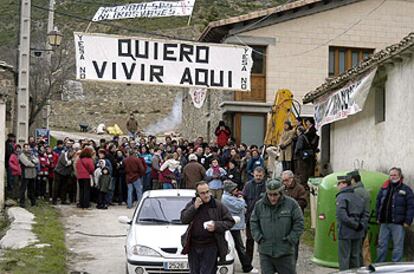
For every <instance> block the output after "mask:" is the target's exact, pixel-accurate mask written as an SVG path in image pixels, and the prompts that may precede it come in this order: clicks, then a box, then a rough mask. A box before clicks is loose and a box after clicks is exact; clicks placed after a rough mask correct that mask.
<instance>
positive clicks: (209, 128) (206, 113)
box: [181, 90, 233, 142]
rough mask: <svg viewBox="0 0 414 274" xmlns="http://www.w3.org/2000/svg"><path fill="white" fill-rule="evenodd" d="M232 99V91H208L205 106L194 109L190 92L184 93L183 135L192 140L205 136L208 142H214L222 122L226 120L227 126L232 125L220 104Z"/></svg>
mask: <svg viewBox="0 0 414 274" xmlns="http://www.w3.org/2000/svg"><path fill="white" fill-rule="evenodd" d="M232 99H233V92H232V91H222V90H208V91H207V98H206V99H205V102H204V104H203V106H202V107H201V108H200V109H198V108H195V107H194V105H193V102H192V100H191V96H190V95H189V94H188V91H184V95H183V121H182V126H181V132H182V135H183V136H186V137H187V138H189V139H190V140H194V139H195V138H197V137H198V136H203V137H204V138H205V140H206V141H208V142H212V141H214V140H215V138H216V137H215V135H214V130H215V128H216V127H217V125H218V123H219V121H220V120H222V119H224V120H225V122H226V124H227V125H231V124H230V123H231V121H229V120H228V117H226V115H223V113H222V110H221V108H220V103H221V102H222V101H228V100H232Z"/></svg>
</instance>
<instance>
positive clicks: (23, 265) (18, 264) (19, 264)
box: [17, 261, 26, 267]
mask: <svg viewBox="0 0 414 274" xmlns="http://www.w3.org/2000/svg"><path fill="white" fill-rule="evenodd" d="M17 266H20V267H25V266H26V264H25V263H24V262H22V261H19V262H17Z"/></svg>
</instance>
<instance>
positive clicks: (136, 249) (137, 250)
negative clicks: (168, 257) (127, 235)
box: [131, 245, 161, 257]
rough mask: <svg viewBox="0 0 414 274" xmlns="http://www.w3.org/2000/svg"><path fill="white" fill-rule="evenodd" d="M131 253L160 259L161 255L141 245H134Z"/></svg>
mask: <svg viewBox="0 0 414 274" xmlns="http://www.w3.org/2000/svg"><path fill="white" fill-rule="evenodd" d="M131 253H132V254H134V255H139V256H153V257H161V254H160V253H158V252H157V251H155V250H154V249H152V248H149V247H146V246H143V245H134V246H133V247H132V248H131Z"/></svg>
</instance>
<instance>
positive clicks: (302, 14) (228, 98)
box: [183, 0, 414, 144]
mask: <svg viewBox="0 0 414 274" xmlns="http://www.w3.org/2000/svg"><path fill="white" fill-rule="evenodd" d="M413 14H414V2H413V1H405V0H387V1H383V0H328V1H326V0H298V1H294V2H289V3H287V4H284V5H280V6H277V7H274V8H269V9H265V10H260V11H256V12H253V13H249V14H245V15H241V16H238V17H234V18H229V19H224V20H220V21H215V22H211V23H210V24H209V25H208V26H207V28H206V29H205V30H204V31H203V33H202V34H201V36H200V38H199V40H200V41H203V42H212V43H231V44H241V45H249V46H251V47H252V48H253V49H254V54H253V60H254V66H253V69H252V74H251V77H252V80H251V82H252V89H251V92H249V93H241V92H234V93H228V92H224V93H221V92H210V91H208V98H207V99H206V103H205V104H204V106H203V108H202V109H195V108H194V107H192V106H191V98H190V97H189V96H187V97H186V98H185V99H184V105H183V111H184V112H183V121H185V123H184V124H183V134H184V135H186V136H189V137H191V138H194V137H196V136H197V135H208V136H210V137H213V132H212V131H213V130H214V128H215V125H217V124H218V121H219V120H220V119H224V120H225V121H227V122H228V124H229V125H230V126H231V128H232V130H233V133H234V137H235V139H236V140H237V141H238V142H249V141H250V142H255V143H256V144H261V142H262V141H263V136H264V133H265V131H266V123H265V121H266V117H267V115H268V114H267V113H268V111H270V109H271V106H272V104H273V101H274V95H275V92H276V91H277V90H278V89H289V90H291V91H292V92H293V94H294V95H295V98H296V99H297V100H298V101H301V99H302V97H303V96H304V94H305V93H306V92H307V91H309V90H312V89H314V88H316V87H317V86H318V85H320V84H321V83H323V82H324V81H325V79H326V78H328V77H333V76H336V75H339V74H340V73H342V72H344V71H346V70H347V69H349V68H351V67H354V66H356V65H358V64H359V63H360V62H361V61H362V60H363V59H365V58H367V57H368V56H370V55H372V54H373V53H375V52H376V51H378V50H380V49H382V48H384V47H385V46H387V45H389V44H393V43H396V42H398V41H400V40H401V39H402V38H403V37H404V36H405V35H406V34H407V33H409V32H410V31H411V30H412V29H413V27H414V16H412V15H413ZM230 61H231V60H229V62H230ZM311 115H313V108H312V107H311V106H303V107H302V116H311ZM187 125H191V126H187ZM252 133H254V134H252Z"/></svg>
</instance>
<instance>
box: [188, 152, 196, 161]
mask: <svg viewBox="0 0 414 274" xmlns="http://www.w3.org/2000/svg"><path fill="white" fill-rule="evenodd" d="M188 161H197V155H195V154H194V153H192V154H190V156H188Z"/></svg>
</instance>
